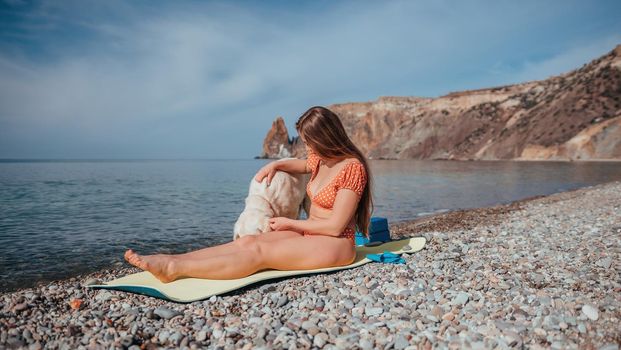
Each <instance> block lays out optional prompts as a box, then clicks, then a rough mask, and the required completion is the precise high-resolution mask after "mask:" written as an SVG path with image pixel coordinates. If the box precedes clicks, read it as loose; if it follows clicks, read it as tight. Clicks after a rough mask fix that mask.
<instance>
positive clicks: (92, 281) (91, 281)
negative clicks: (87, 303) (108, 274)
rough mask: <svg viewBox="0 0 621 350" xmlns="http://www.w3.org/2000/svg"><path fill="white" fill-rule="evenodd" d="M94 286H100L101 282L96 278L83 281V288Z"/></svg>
mask: <svg viewBox="0 0 621 350" xmlns="http://www.w3.org/2000/svg"><path fill="white" fill-rule="evenodd" d="M94 284H101V281H100V280H98V279H96V278H89V279H87V280H86V281H84V284H83V285H85V286H92V285H94Z"/></svg>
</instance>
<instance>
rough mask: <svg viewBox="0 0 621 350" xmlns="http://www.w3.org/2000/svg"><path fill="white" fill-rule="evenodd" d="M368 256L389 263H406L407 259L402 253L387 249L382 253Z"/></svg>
mask: <svg viewBox="0 0 621 350" xmlns="http://www.w3.org/2000/svg"><path fill="white" fill-rule="evenodd" d="M367 258H369V259H371V260H373V261H377V262H382V263H387V264H405V259H403V258H402V257H401V255H399V254H395V253H391V252H389V251H387V250H385V251H384V253H382V254H367Z"/></svg>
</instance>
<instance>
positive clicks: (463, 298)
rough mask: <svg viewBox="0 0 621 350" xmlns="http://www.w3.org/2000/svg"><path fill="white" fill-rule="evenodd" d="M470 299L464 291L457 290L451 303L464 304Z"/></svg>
mask: <svg viewBox="0 0 621 350" xmlns="http://www.w3.org/2000/svg"><path fill="white" fill-rule="evenodd" d="M468 299H470V295H469V294H468V293H465V292H459V293H458V294H457V296H455V298H453V301H452V302H451V303H452V304H453V305H465V304H466V303H467V302H468Z"/></svg>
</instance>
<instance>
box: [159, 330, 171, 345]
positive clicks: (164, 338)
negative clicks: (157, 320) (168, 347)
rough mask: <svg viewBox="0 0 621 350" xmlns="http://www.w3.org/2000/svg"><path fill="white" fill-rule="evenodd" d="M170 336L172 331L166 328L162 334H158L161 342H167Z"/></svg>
mask: <svg viewBox="0 0 621 350" xmlns="http://www.w3.org/2000/svg"><path fill="white" fill-rule="evenodd" d="M168 337H170V333H169V332H168V331H166V330H163V331H161V332H160V334H158V336H157V340H158V341H159V342H160V344H166V341H168Z"/></svg>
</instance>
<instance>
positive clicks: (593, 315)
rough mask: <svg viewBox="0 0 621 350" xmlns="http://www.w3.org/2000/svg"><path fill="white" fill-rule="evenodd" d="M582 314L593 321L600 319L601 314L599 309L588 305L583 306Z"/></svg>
mask: <svg viewBox="0 0 621 350" xmlns="http://www.w3.org/2000/svg"><path fill="white" fill-rule="evenodd" d="M582 313H584V314H585V315H586V317H588V318H589V319H590V320H591V321H597V319H598V318H599V312H598V311H597V309H596V308H594V307H593V306H591V305H588V304H585V305H583V306H582Z"/></svg>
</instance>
